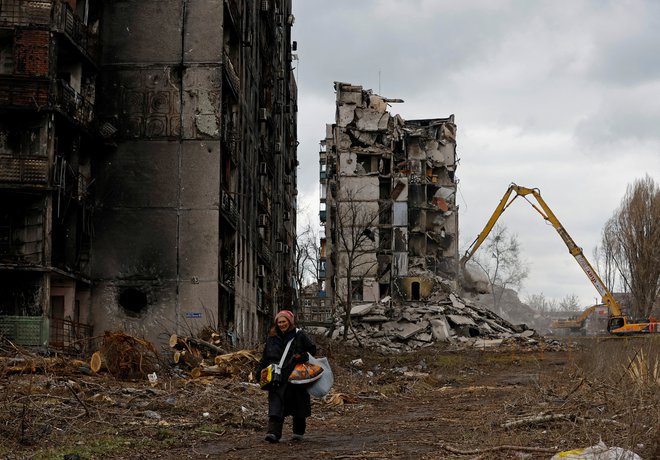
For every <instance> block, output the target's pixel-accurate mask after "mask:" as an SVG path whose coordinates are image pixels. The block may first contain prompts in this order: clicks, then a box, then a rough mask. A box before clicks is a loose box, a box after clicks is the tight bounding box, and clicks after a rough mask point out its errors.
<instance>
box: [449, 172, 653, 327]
mask: <svg viewBox="0 0 660 460" xmlns="http://www.w3.org/2000/svg"><path fill="white" fill-rule="evenodd" d="M530 196H531V197H533V198H534V199H535V200H536V202H537V204H538V205H536V204H534V203H532V202H531V201H530V199H529V198H528V197H530ZM518 197H522V198H523V199H524V200H526V201H527V202H528V203H529V204H530V205H531V206H532V208H534V210H536V211H537V212H538V213H539V214H540V215H541V217H543V219H544V220H545V221H546V222H549V223H550V224H551V225H552V226H553V227H554V229H555V230H556V231H557V233H559V236H560V237H561V239H562V240H563V241H564V243H565V244H566V246H567V247H568V252H570V254H571V255H572V256H573V257H574V258H575V260H576V261H577V263H578V264H579V265H580V267H581V268H582V270H583V271H584V273H585V274H586V275H587V278H589V281H591V284H593V286H594V288H596V290H597V291H598V294H600V296H601V297H602V298H603V303H604V304H605V305H606V306H607V307H608V309H609V313H610V315H609V318H608V322H607V330H608V332H609V333H610V334H614V335H634V334H648V333H658V332H660V322H658V321H656V320H653V319H650V318H649V319H645V320H631V319H629V318H628V317H627V316H625V315H624V314H623V313H622V309H621V306H620V305H619V303H618V302H617V301H616V299H615V298H614V296H613V295H612V293H611V292H610V291H609V290H608V289H607V288H606V287H605V284H604V283H603V281H602V280H601V278H600V276H598V273H596V271H595V270H594V268H593V267H592V266H591V264H590V263H589V261H588V260H587V258H586V257H585V256H584V254H583V252H582V248H580V247H579V246H578V245H577V244H575V241H573V238H571V236H570V235H569V234H568V232H567V231H566V229H565V228H564V227H563V226H562V224H561V223H560V222H559V219H557V217H556V216H555V214H554V213H553V212H552V210H551V209H550V207H549V206H548V205H547V204H546V202H545V201H544V200H543V198H542V197H541V192H540V190H539V189H538V188H527V187H521V186H519V185H516V184H514V183H512V184H511V185H510V186H509V188H508V189H507V191H506V192H505V193H504V196H503V197H502V199H501V200H500V203H499V204H498V205H497V208H495V211H494V212H493V214H492V215H491V217H490V219H489V220H488V222H487V223H486V226H485V227H484V229H483V230H482V231H481V233H479V235H478V236H477V237H476V238H475V240H474V241H473V242H472V244H470V246H469V247H468V248H467V250H466V251H465V255H463V257H462V258H461V261H460V264H461V271H462V272H463V273H466V270H465V264H466V263H467V262H468V261H469V260H470V258H472V256H473V255H474V253H475V252H476V251H477V249H479V246H481V244H482V243H483V242H484V241H485V240H486V237H487V236H488V234H489V233H490V231H491V230H492V229H493V227H494V226H495V223H496V222H497V220H498V219H499V218H500V216H501V215H502V213H503V212H504V211H506V210H507V209H508V207H509V206H511V204H512V203H513V202H514V201H515V200H516V198H518ZM594 307H595V306H594ZM587 310H589V309H587ZM589 313H591V311H589V312H588V313H587V315H585V318H586V316H588V315H589Z"/></svg>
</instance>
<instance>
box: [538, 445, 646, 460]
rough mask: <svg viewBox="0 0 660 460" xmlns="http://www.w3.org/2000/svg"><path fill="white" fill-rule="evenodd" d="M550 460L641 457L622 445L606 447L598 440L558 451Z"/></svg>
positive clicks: (619, 459)
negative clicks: (583, 445) (584, 445)
mask: <svg viewBox="0 0 660 460" xmlns="http://www.w3.org/2000/svg"><path fill="white" fill-rule="evenodd" d="M550 460H642V457H640V456H639V455H637V454H636V453H634V452H632V451H630V450H626V449H624V448H622V447H607V446H606V445H605V443H604V442H603V441H600V442H599V443H598V444H596V445H595V446H591V447H586V448H584V449H575V450H568V451H564V452H559V453H558V454H556V455H555V456H553V457H552V458H551V459H550Z"/></svg>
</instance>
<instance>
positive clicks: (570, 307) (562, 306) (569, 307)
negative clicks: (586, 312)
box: [558, 294, 584, 313]
mask: <svg viewBox="0 0 660 460" xmlns="http://www.w3.org/2000/svg"><path fill="white" fill-rule="evenodd" d="M558 309H559V310H560V311H563V312H566V313H575V312H578V311H580V310H583V309H584V307H582V306H580V299H579V298H578V296H577V295H575V294H566V295H565V296H564V297H562V298H561V299H560V300H559V303H558Z"/></svg>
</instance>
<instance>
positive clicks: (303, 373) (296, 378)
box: [289, 363, 323, 384]
mask: <svg viewBox="0 0 660 460" xmlns="http://www.w3.org/2000/svg"><path fill="white" fill-rule="evenodd" d="M322 373H323V368H322V367H321V366H319V365H318V364H311V363H300V364H296V366H295V367H294V368H293V371H292V372H291V375H289V382H290V383H296V384H302V383H309V382H313V381H315V380H318V379H320V378H321V374H322Z"/></svg>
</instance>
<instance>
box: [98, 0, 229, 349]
mask: <svg viewBox="0 0 660 460" xmlns="http://www.w3.org/2000/svg"><path fill="white" fill-rule="evenodd" d="M222 8H223V6H222V2H214V1H197V2H187V1H181V0H177V1H168V0H165V1H161V0H157V1H149V0H147V1H141V2H111V3H109V4H107V5H106V9H105V15H104V27H103V30H104V37H105V42H106V43H107V46H106V47H105V49H104V64H105V69H106V72H105V89H106V90H107V91H109V92H111V94H110V95H109V96H107V97H106V102H107V106H106V117H107V118H109V119H111V120H113V121H114V123H116V124H117V127H118V128H119V136H120V141H119V142H118V143H117V147H116V149H115V150H114V151H113V152H111V153H110V154H108V155H107V156H106V157H105V158H104V162H103V164H102V165H101V168H100V170H101V174H100V178H99V184H98V189H97V190H98V191H99V194H100V196H101V197H103V207H102V209H101V210H99V211H98V212H97V215H96V226H97V227H98V228H102V229H103V231H102V232H97V238H96V241H95V243H94V250H95V259H94V272H93V276H94V277H95V278H98V279H99V282H98V285H97V287H96V288H95V290H94V295H93V300H94V305H95V306H96V307H95V308H96V310H95V312H94V313H95V314H94V322H95V326H97V328H99V329H113V328H117V329H123V330H128V331H130V332H133V333H135V334H137V335H142V336H146V337H148V338H150V339H152V340H157V338H158V336H159V335H160V334H162V333H163V332H177V333H184V332H188V333H190V332H192V331H193V330H195V329H198V328H199V327H201V326H202V325H213V324H214V323H215V322H216V321H217V305H218V289H217V282H218V266H219V264H218V246H219V228H218V222H219V201H220V199H219V189H220V186H219V177H220V169H221V168H220V155H219V148H220V146H219V143H218V141H217V139H218V137H219V127H220V114H219V102H220V99H221V81H220V75H221V72H220V69H221V65H222V27H221V25H222ZM209 23H212V24H216V27H209V26H208V24H209ZM111 108H114V111H112V110H109V109H111ZM131 293H133V294H132V296H131Z"/></svg>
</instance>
